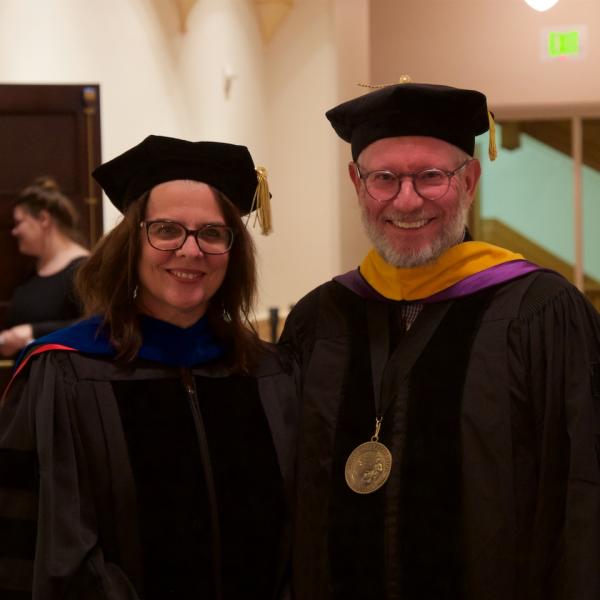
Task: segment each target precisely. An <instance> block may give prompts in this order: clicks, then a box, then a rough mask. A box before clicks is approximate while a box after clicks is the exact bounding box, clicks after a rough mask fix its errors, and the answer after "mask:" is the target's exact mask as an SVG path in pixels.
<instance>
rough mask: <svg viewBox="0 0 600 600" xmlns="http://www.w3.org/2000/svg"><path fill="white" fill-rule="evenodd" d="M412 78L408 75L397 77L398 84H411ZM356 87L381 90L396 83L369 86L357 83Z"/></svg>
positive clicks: (369, 84)
mask: <svg viewBox="0 0 600 600" xmlns="http://www.w3.org/2000/svg"><path fill="white" fill-rule="evenodd" d="M412 82H413V80H412V77H411V76H410V75H400V77H398V83H412ZM356 85H358V86H360V87H365V88H369V89H371V90H380V89H381V88H385V87H389V86H391V85H397V83H375V84H371V83H360V82H359V83H357V84H356Z"/></svg>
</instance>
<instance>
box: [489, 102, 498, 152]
mask: <svg viewBox="0 0 600 600" xmlns="http://www.w3.org/2000/svg"><path fill="white" fill-rule="evenodd" d="M488 121H489V122H490V143H489V144H488V155H489V157H490V160H496V157H497V156H498V149H497V148H496V123H495V122H494V115H493V114H492V113H491V112H490V111H489V110H488Z"/></svg>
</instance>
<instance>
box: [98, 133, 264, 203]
mask: <svg viewBox="0 0 600 600" xmlns="http://www.w3.org/2000/svg"><path fill="white" fill-rule="evenodd" d="M92 175H93V176H94V179H95V180H96V181H97V182H98V183H99V184H100V186H101V187H102V189H103V190H104V191H105V192H106V194H107V196H108V197H109V199H110V201H111V202H112V203H113V204H114V205H115V206H116V207H117V208H118V209H119V210H120V211H121V212H123V211H124V210H125V209H126V208H127V206H128V205H129V204H130V203H131V202H133V201H134V200H136V199H137V198H139V197H140V196H141V195H142V194H143V193H144V192H147V191H148V190H150V189H152V188H153V187H154V186H155V185H158V184H159V183H164V182H165V181H172V180H174V179H191V180H194V181H202V182H204V183H207V184H208V185H210V186H212V187H214V188H216V189H217V190H219V191H220V192H222V193H223V194H225V196H227V198H228V199H229V200H231V202H233V203H234V204H235V205H236V206H237V207H238V209H239V210H240V213H241V214H242V215H245V214H248V213H249V212H250V211H251V210H254V208H256V207H255V206H253V201H254V199H255V192H256V190H257V186H258V183H259V180H258V175H257V171H256V170H255V168H254V163H253V161H252V157H251V156H250V152H249V151H248V148H246V147H245V146H237V145H235V144H225V143H221V142H188V141H187V140H180V139H176V138H171V137H163V136H159V135H149V136H148V137H147V138H146V139H145V140H143V141H142V142H140V143H139V144H138V145H137V146H134V147H133V148H131V149H129V150H127V151H126V152H124V153H123V154H120V155H119V156H117V157H116V158H113V159H112V160H109V161H108V162H106V163H104V164H103V165H100V166H99V167H98V168H97V169H95V170H94V172H93V173H92Z"/></svg>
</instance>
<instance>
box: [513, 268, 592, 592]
mask: <svg viewBox="0 0 600 600" xmlns="http://www.w3.org/2000/svg"><path fill="white" fill-rule="evenodd" d="M508 356H509V369H510V379H509V381H510V385H511V392H512V399H513V402H512V420H513V422H512V431H513V452H514V457H513V460H514V474H515V490H516V496H517V499H518V501H517V511H516V512H517V514H516V518H517V531H519V532H520V540H519V544H520V547H521V567H524V566H525V565H527V568H526V569H523V572H522V575H524V576H525V577H523V578H519V577H517V582H519V583H518V584H517V585H518V586H521V587H522V588H524V587H525V586H529V591H528V593H527V594H525V595H519V598H521V597H523V598H526V597H529V598H538V597H540V598H542V597H544V598H556V599H560V600H567V599H575V598H577V600H592V599H595V600H597V599H598V598H600V315H598V313H597V312H596V310H595V309H594V308H593V307H592V306H591V304H590V303H589V302H588V301H587V300H586V298H585V297H584V296H582V295H581V294H580V293H579V292H578V291H577V290H576V289H575V288H573V287H571V286H564V287H563V288H562V289H561V290H560V291H559V292H558V293H557V292H556V287H555V284H554V282H553V281H552V278H551V277H541V278H539V279H538V281H537V282H536V285H535V286H532V289H531V290H530V293H529V294H528V295H527V296H526V298H525V301H524V303H523V306H522V307H521V315H520V317H519V318H518V319H516V320H514V321H513V323H512V325H511V328H510V329H509V353H508ZM532 481H535V482H536V486H535V487H534V486H532V485H531V482H532ZM528 482H529V483H528Z"/></svg>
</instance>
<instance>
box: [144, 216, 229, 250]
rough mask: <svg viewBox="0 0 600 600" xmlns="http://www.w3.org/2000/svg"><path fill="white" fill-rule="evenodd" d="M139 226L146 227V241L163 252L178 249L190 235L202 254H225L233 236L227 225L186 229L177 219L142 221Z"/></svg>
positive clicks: (210, 225) (209, 225)
mask: <svg viewBox="0 0 600 600" xmlns="http://www.w3.org/2000/svg"><path fill="white" fill-rule="evenodd" d="M140 227H145V228H146V235H147V236H148V243H149V244H150V245H151V246H152V247H153V248H156V250H163V251H165V252H168V251H173V250H179V248H181V247H182V246H183V245H184V244H185V242H186V240H187V239H188V237H189V236H190V235H191V236H193V237H194V239H195V240H196V243H197V244H198V248H200V250H201V251H202V252H204V254H225V253H226V252H229V250H230V249H231V246H233V240H234V238H235V231H234V230H233V229H232V228H231V227H228V226H227V225H213V224H208V225H203V226H202V227H200V228H199V229H188V228H187V227H184V226H183V225H182V224H181V223H177V221H142V222H141V223H140Z"/></svg>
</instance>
